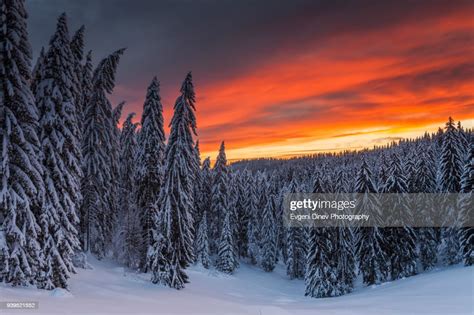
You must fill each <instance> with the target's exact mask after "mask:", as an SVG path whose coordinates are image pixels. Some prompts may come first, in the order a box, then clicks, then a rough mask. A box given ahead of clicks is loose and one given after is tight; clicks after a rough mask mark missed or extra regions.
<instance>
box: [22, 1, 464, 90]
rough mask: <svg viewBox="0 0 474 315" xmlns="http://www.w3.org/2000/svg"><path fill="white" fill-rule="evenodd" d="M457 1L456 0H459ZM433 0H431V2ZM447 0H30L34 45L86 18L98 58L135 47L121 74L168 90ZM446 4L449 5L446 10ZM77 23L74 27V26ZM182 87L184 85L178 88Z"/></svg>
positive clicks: (433, 9)
mask: <svg viewBox="0 0 474 315" xmlns="http://www.w3.org/2000/svg"><path fill="white" fill-rule="evenodd" d="M453 2H454V1H453ZM427 4H429V5H427ZM460 4H461V3H460V1H456V4H454V3H453V4H450V2H446V1H430V2H429V3H427V2H422V1H412V2H410V1H407V2H405V3H400V2H399V1H393V2H389V1H359V0H358V1H347V0H344V1H314V0H313V1H301V0H297V1H289V0H287V1H264V0H261V1H249V0H243V1H232V0H224V1H217V0H216V1H184V0H181V1H159V0H158V1H149V0H134V1H133V0H82V1H78V0H28V1H27V5H28V9H29V12H30V19H29V30H30V34H31V36H30V37H31V39H32V43H33V48H34V51H35V52H36V53H37V52H38V51H39V49H40V47H41V46H43V45H46V44H47V42H48V40H49V37H50V36H51V34H52V32H53V31H54V25H55V20H56V17H57V16H58V15H59V14H60V13H61V12H66V13H67V14H68V16H69V19H70V22H71V23H70V24H71V29H72V30H73V29H75V28H77V27H79V26H80V25H81V24H85V25H86V27H87V38H86V39H87V46H88V48H89V49H93V50H94V53H95V56H96V59H97V58H102V57H103V56H105V55H106V54H108V53H109V52H111V51H113V50H115V49H117V48H120V47H128V50H127V52H126V55H125V56H124V58H123V61H122V65H121V67H120V71H119V76H118V81H119V82H120V83H122V84H126V86H127V87H128V88H129V89H137V88H140V89H144V85H145V84H146V83H145V82H146V81H148V80H150V79H151V77H152V76H153V75H154V74H157V75H158V76H159V77H160V78H161V80H162V84H163V88H164V89H165V90H166V88H167V87H168V85H169V84H171V83H172V84H177V82H179V81H180V80H181V78H182V77H183V76H184V74H185V73H186V72H187V71H189V70H193V71H194V72H195V73H196V77H197V79H198V82H199V81H202V82H207V81H214V80H221V79H225V78H229V77H232V76H235V75H238V74H239V73H240V72H241V71H245V70H246V69H249V68H252V67H253V66H254V65H255V64H262V63H265V62H266V61H268V60H269V59H270V56H271V58H272V59H275V58H279V55H280V54H281V55H282V56H283V55H285V56H287V54H288V53H291V51H292V50H300V49H301V48H302V46H303V47H304V46H306V45H311V46H314V43H315V42H316V43H317V42H318V41H322V40H323V39H324V38H325V37H328V36H333V35H334V34H337V33H340V32H360V31H364V30H367V29H373V28H378V27H385V26H387V25H392V24H397V23H400V22H402V21H403V20H404V19H412V18H415V17H416V12H418V11H419V10H421V9H422V10H423V17H425V18H426V17H429V16H431V15H436V14H441V13H443V12H447V11H449V10H450V9H451V7H455V6H458V5H460ZM441 9H442V10H441ZM72 30H71V31H72ZM175 89H177V88H175Z"/></svg>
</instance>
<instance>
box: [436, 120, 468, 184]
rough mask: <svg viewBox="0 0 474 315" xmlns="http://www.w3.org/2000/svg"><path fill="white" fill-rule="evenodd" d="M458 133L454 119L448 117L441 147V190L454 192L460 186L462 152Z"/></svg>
mask: <svg viewBox="0 0 474 315" xmlns="http://www.w3.org/2000/svg"><path fill="white" fill-rule="evenodd" d="M459 142H460V139H459V134H458V131H457V130H456V125H455V123H454V120H453V119H452V118H451V117H449V120H448V122H447V123H446V127H445V132H444V134H443V141H442V147H441V178H442V184H443V192H447V193H456V192H459V190H460V188H461V174H462V167H463V162H462V156H461V155H462V154H461V153H460V147H459Z"/></svg>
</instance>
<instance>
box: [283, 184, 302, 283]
mask: <svg viewBox="0 0 474 315" xmlns="http://www.w3.org/2000/svg"><path fill="white" fill-rule="evenodd" d="M298 190H299V188H298V184H297V183H296V180H295V178H293V179H292V180H291V182H290V184H289V187H288V189H287V191H288V193H292V194H293V193H297V192H298ZM286 249H287V256H288V257H287V260H286V274H287V275H288V276H289V277H290V279H303V278H304V275H305V262H306V240H305V233H304V230H303V228H301V227H289V228H287V234H286Z"/></svg>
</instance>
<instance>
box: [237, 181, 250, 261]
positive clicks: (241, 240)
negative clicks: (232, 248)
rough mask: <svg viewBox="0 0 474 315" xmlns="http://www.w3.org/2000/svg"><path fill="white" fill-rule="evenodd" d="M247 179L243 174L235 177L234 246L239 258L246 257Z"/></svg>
mask: <svg viewBox="0 0 474 315" xmlns="http://www.w3.org/2000/svg"><path fill="white" fill-rule="evenodd" d="M248 180H249V179H248V177H247V176H246V173H245V172H242V173H239V176H237V182H236V185H237V200H236V203H235V211H236V213H237V224H236V227H237V236H236V238H237V239H236V246H237V253H238V255H239V257H247V251H248V238H247V230H248V223H249V216H248V209H247V207H246V202H247V199H248V198H249V196H248V195H247V189H248V184H247V183H248Z"/></svg>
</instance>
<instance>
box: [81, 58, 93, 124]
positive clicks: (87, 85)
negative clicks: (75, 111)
mask: <svg viewBox="0 0 474 315" xmlns="http://www.w3.org/2000/svg"><path fill="white" fill-rule="evenodd" d="M92 69H93V67H92V52H91V51H89V52H88V53H87V55H86V61H85V63H84V65H83V66H82V74H81V78H82V81H81V91H82V104H81V105H82V108H80V111H81V112H82V118H83V119H85V115H86V110H87V106H88V104H89V102H90V98H91V94H92Z"/></svg>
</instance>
